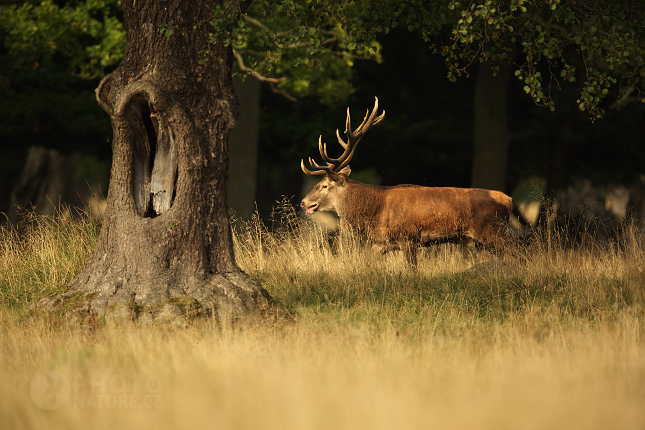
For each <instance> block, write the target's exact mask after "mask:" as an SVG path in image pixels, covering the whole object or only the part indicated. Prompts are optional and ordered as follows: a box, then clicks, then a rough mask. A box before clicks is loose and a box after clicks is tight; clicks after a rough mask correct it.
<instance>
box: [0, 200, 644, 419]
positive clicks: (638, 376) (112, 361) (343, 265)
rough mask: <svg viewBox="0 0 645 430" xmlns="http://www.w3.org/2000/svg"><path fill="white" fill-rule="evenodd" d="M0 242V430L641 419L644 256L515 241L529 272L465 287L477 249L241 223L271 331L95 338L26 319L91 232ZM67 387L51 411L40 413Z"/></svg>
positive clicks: (620, 248)
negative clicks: (412, 254)
mask: <svg viewBox="0 0 645 430" xmlns="http://www.w3.org/2000/svg"><path fill="white" fill-rule="evenodd" d="M33 221H34V222H32V223H31V225H30V227H28V228H26V229H25V230H24V233H23V235H22V236H20V237H19V236H18V235H17V234H16V233H10V232H7V231H4V232H2V233H1V234H2V235H3V236H2V248H1V250H0V280H1V281H0V288H1V294H2V296H0V398H2V399H3V401H2V402H0V427H1V428H12V429H22V428H24V429H32V428H53V429H57V428H59V429H76V428H78V429H81V428H98V429H101V428H105V429H112V428H116V427H123V428H162V429H163V428H178V427H181V428H235V429H238V428H239V429H246V428H248V429H257V428H262V429H274V428H275V429H290V428H293V429H310V428H311V429H318V428H319V429H328V428H334V429H335V428H340V429H360V428H369V429H391V428H405V429H407V428H424V429H425V428H438V429H439V428H456V429H462V428H463V429H473V428H490V429H499V428H527V429H532V428H536V429H544V428H548V429H565V428H566V429H571V428H573V429H576V428H579V429H585V430H586V429H607V428H621V429H631V428H633V429H639V428H643V423H644V422H645V408H643V405H644V404H645V339H644V333H645V331H644V329H645V315H644V310H645V308H644V306H643V302H644V298H645V293H644V291H645V275H644V273H643V269H644V267H645V246H644V244H643V237H642V235H641V233H640V232H638V231H633V230H629V229H627V230H626V231H625V232H624V234H622V235H621V236H619V238H618V239H614V240H613V241H604V242H602V243H601V242H600V241H597V242H596V243H586V244H584V246H573V247H572V246H569V244H567V241H566V240H565V239H564V233H563V232H562V231H560V232H558V231H552V232H550V233H549V234H548V235H547V234H545V233H544V232H541V233H540V234H535V235H534V236H532V237H531V238H528V239H522V240H520V239H517V240H513V243H512V244H511V246H510V247H509V249H508V250H507V252H506V253H505V257H504V259H505V261H507V262H509V263H511V264H513V265H517V266H521V268H522V270H520V271H514V272H512V273H510V272H509V273H507V274H501V275H495V276H483V277H482V276H474V275H471V274H469V273H468V272H467V271H466V270H467V269H468V268H469V267H471V266H472V265H474V264H477V263H480V262H482V261H483V260H482V258H481V256H480V255H479V254H478V253H476V252H466V253H462V252H461V250H460V248H459V247H457V246H455V245H442V246H438V247H434V248H430V249H427V250H425V251H424V252H423V253H422V254H421V256H420V260H419V269H418V270H417V271H414V270H411V269H410V268H409V267H408V266H407V265H406V263H405V260H404V258H403V256H402V255H401V253H400V252H393V253H390V254H387V255H385V256H380V255H373V254H372V253H371V252H370V250H369V246H368V244H366V243H363V242H364V240H363V239H362V238H360V237H356V236H353V235H351V234H344V235H341V236H340V237H339V238H338V240H337V241H336V243H332V244H330V242H329V241H328V239H327V234H326V232H325V229H324V228H322V227H320V226H318V225H315V224H311V223H309V222H304V221H303V220H301V219H300V218H298V217H297V216H296V215H295V214H294V213H293V212H290V211H283V213H282V214H281V215H279V216H278V217H277V221H279V222H277V223H275V225H274V226H273V227H267V226H265V225H264V224H262V223H260V222H259V220H257V219H256V220H254V221H253V222H250V223H245V224H240V223H238V224H237V227H236V232H235V234H234V239H235V249H236V256H237V260H238V263H239V264H240V265H241V267H242V268H243V269H244V270H245V271H247V272H248V273H249V274H250V275H251V276H252V277H253V278H254V279H256V280H257V281H258V282H259V283H260V284H262V285H263V286H264V287H265V288H266V289H267V290H268V291H269V293H270V294H271V295H272V296H273V297H274V298H276V300H277V301H278V302H280V303H282V304H283V305H284V306H285V307H286V308H287V309H288V310H289V312H290V318H285V319H282V318H280V319H278V321H277V322H276V323H275V324H274V325H272V326H264V327H255V328H244V329H242V328H237V329H236V328H222V327H217V326H214V325H212V322H210V321H205V322H198V323H196V324H194V325H193V326H191V327H189V328H187V329H181V330H172V329H170V328H168V327H157V326H152V327H141V326H138V325H132V324H126V325H122V326H106V327H102V328H100V329H95V330H88V329H82V328H78V327H71V326H68V325H66V323H64V322H62V323H61V322H57V321H50V320H49V319H48V318H47V317H45V316H29V314H28V313H27V312H25V310H26V309H27V308H28V306H29V304H30V303H33V301H34V300H37V299H38V297H40V296H41V295H44V294H49V293H51V292H54V291H57V289H59V288H60V287H61V286H64V285H65V283H66V282H68V281H69V280H70V279H71V278H72V277H73V276H74V274H75V273H77V272H78V271H79V270H80V269H81V268H82V266H83V264H84V262H85V261H86V259H87V257H88V255H89V252H90V251H91V249H92V246H93V244H94V241H95V240H96V232H97V231H98V228H97V226H96V225H95V224H93V223H91V222H90V221H89V220H87V219H81V220H74V219H63V218H54V219H38V218H35V219H34V220H33ZM48 371H49V372H51V371H56V372H59V373H58V375H63V376H64V378H65V380H66V381H67V382H68V386H69V392H68V394H67V397H66V398H65V401H64V402H61V404H60V408H59V409H56V410H54V411H47V410H44V409H42V408H41V407H39V406H37V403H38V401H34V400H33V398H32V394H33V393H34V389H33V387H30V383H31V382H32V378H33V377H34V375H39V373H38V372H48Z"/></svg>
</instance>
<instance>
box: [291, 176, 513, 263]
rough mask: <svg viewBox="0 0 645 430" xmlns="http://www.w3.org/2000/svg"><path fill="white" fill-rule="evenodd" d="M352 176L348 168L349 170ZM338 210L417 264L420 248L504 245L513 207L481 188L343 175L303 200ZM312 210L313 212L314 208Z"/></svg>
mask: <svg viewBox="0 0 645 430" xmlns="http://www.w3.org/2000/svg"><path fill="white" fill-rule="evenodd" d="M347 172H349V169H348V170H347ZM316 204H317V206H315V208H314V209H313V211H315V210H319V211H330V212H336V213H337V214H338V216H339V217H340V219H341V225H342V224H348V225H349V226H351V227H352V228H353V229H354V230H356V231H359V232H362V233H365V234H368V235H370V236H371V238H372V239H373V240H374V242H376V243H379V244H384V245H385V248H386V249H387V248H388V247H389V248H391V247H398V248H401V249H402V250H403V251H404V252H405V254H406V258H407V260H408V262H410V263H411V264H412V265H416V245H417V244H429V243H433V242H436V241H445V240H451V239H459V240H465V241H470V240H475V241H477V242H478V243H480V244H481V245H484V246H485V247H486V248H489V249H492V250H495V249H496V248H497V247H498V246H499V245H501V244H503V243H504V242H505V234H506V224H507V222H508V218H509V215H510V213H511V211H512V209H513V203H512V200H511V198H510V197H509V196H507V195H506V194H504V193H502V192H499V191H492V190H484V189H479V188H430V187H421V186H417V185H397V186H393V187H381V186H374V185H366V184H363V183H361V182H358V181H355V180H352V179H349V178H348V176H347V174H345V173H343V172H341V173H339V174H337V175H334V179H331V178H330V177H329V176H325V178H324V179H323V180H322V181H320V182H319V183H318V184H317V185H316V186H315V187H314V189H313V190H312V191H311V192H310V193H309V194H308V195H307V196H306V197H305V198H304V199H303V201H302V204H301V206H302V207H303V208H305V209H307V208H311V207H313V205H316ZM310 212H311V210H310Z"/></svg>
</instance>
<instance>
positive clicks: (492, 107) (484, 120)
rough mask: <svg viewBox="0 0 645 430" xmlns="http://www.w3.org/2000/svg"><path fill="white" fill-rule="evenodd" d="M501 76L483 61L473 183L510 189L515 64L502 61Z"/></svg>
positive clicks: (477, 100) (477, 97)
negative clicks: (509, 121)
mask: <svg viewBox="0 0 645 430" xmlns="http://www.w3.org/2000/svg"><path fill="white" fill-rule="evenodd" d="M499 67H500V70H499V72H498V73H497V76H493V71H492V69H491V67H490V65H489V64H488V63H482V64H481V65H480V67H479V73H478V75H477V83H476V87H475V135H474V143H475V152H474V157H473V169H472V179H471V185H472V187H474V188H487V189H491V190H499V191H506V164H507V160H508V144H509V140H510V137H511V136H510V133H509V131H508V125H507V122H506V121H507V117H508V112H507V108H506V100H507V94H508V85H509V80H510V76H511V65H510V64H501V65H500V66H499Z"/></svg>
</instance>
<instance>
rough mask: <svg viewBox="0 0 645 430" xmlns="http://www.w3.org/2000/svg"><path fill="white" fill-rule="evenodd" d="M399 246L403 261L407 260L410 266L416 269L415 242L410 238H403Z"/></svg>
mask: <svg viewBox="0 0 645 430" xmlns="http://www.w3.org/2000/svg"><path fill="white" fill-rule="evenodd" d="M399 248H400V249H401V251H403V255H404V256H405V261H407V262H408V264H409V265H410V267H411V268H412V269H414V270H416V269H417V248H418V247H417V243H416V242H414V241H411V240H404V241H400V242H399Z"/></svg>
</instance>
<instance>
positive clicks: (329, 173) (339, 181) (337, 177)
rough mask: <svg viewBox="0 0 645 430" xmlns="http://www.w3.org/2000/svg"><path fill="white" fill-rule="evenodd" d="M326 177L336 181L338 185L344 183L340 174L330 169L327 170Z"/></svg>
mask: <svg viewBox="0 0 645 430" xmlns="http://www.w3.org/2000/svg"><path fill="white" fill-rule="evenodd" d="M325 174H326V175H327V177H328V178H329V179H330V180H331V181H334V182H336V183H337V184H338V185H344V184H345V178H343V177H342V176H340V175H339V174H338V173H336V172H332V171H331V170H328V171H327V172H326V173H325Z"/></svg>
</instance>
